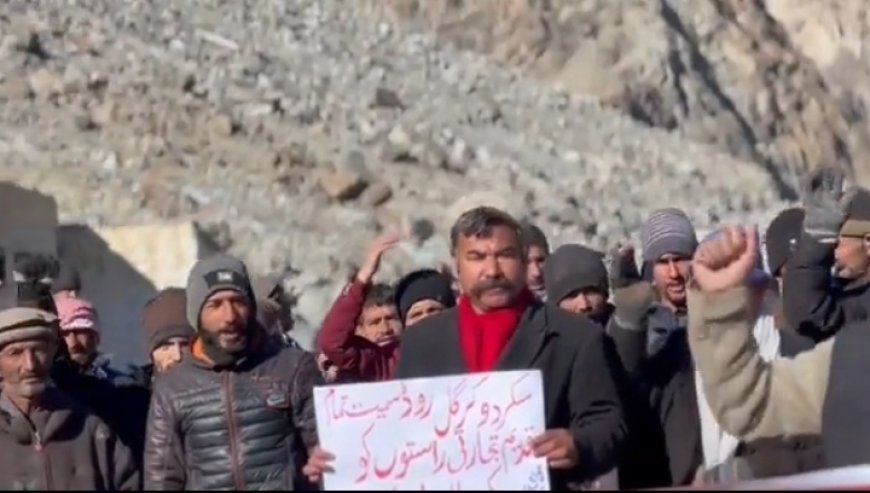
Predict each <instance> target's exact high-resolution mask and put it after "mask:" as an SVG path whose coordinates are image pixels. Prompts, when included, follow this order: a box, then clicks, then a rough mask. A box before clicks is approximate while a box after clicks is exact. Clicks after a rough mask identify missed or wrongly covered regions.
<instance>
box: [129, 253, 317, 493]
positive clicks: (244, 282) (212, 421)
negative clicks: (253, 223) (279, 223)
mask: <svg viewBox="0 0 870 493" xmlns="http://www.w3.org/2000/svg"><path fill="white" fill-rule="evenodd" d="M256 310H257V305H256V300H255V296H254V291H253V289H252V287H251V282H250V280H249V277H248V273H247V269H246V268H245V265H244V264H243V263H242V262H241V261H240V260H237V259H235V258H232V257H228V256H223V255H221V256H216V257H212V258H208V259H205V260H201V261H199V262H197V264H196V265H195V266H194V267H193V269H192V271H191V273H190V276H189V278H188V283H187V319H188V322H190V325H191V326H192V327H194V328H195V329H196V331H197V336H196V339H195V340H194V342H193V345H192V347H191V357H190V358H185V359H183V360H182V361H181V363H179V364H178V365H176V366H174V367H172V368H171V369H169V371H167V372H166V373H165V374H164V375H163V376H162V377H161V378H158V379H157V381H156V382H155V385H154V395H153V397H152V401H151V409H150V414H149V417H148V432H147V436H146V445H145V461H144V462H145V464H144V475H145V489H147V490H181V489H186V490H213V489H236V490H247V489H256V490H265V489H277V490H288V489H290V490H292V489H295V488H297V487H300V486H307V485H305V484H304V483H300V482H299V480H300V479H302V477H301V475H299V474H298V469H299V468H301V465H302V464H304V463H305V461H306V460H307V454H308V450H309V449H311V448H312V447H313V446H314V445H315V443H316V440H317V435H316V430H315V423H316V421H315V417H314V403H313V388H314V386H316V385H319V384H321V383H322V378H321V375H320V371H319V370H318V368H317V363H316V362H315V360H314V356H313V355H311V354H310V353H306V352H304V351H301V350H299V349H295V348H287V347H280V346H279V345H276V344H272V343H270V341H269V339H268V337H267V336H266V334H265V331H264V329H263V328H262V327H261V326H260V325H259V324H258V323H257V320H256Z"/></svg>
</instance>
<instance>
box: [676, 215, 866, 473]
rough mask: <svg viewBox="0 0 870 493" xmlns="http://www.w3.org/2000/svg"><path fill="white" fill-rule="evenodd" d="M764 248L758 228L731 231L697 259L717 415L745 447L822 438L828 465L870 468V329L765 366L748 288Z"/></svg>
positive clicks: (694, 319)
mask: <svg viewBox="0 0 870 493" xmlns="http://www.w3.org/2000/svg"><path fill="white" fill-rule="evenodd" d="M757 241H758V240H757V232H756V231H755V230H754V229H752V228H728V229H727V230H726V234H724V235H722V237H721V238H720V239H718V240H717V241H714V242H710V243H709V244H707V245H705V246H704V247H703V248H701V249H700V250H699V251H698V252H697V253H696V255H695V258H694V261H693V267H692V268H693V278H694V282H693V287H692V289H691V290H690V294H689V313H690V314H691V315H690V318H689V332H690V341H691V347H692V353H693V355H694V360H695V362H696V364H697V365H698V367H699V369H700V373H701V377H702V379H703V382H704V388H705V390H706V392H707V395H708V399H709V403H710V406H711V408H712V410H713V413H714V414H715V415H716V418H717V420H718V421H719V423H720V424H721V426H722V428H724V429H725V430H727V431H728V432H729V433H731V434H733V435H735V436H737V437H738V438H741V439H744V440H752V439H756V438H764V437H777V436H785V437H792V436H796V435H811V434H821V435H822V442H823V448H824V455H825V462H826V465H827V466H828V467H839V466H846V465H852V464H859V463H867V462H870V419H868V417H870V399H868V398H867V397H866V396H868V395H870V392H868V391H870V388H868V384H867V375H868V374H870V359H868V358H867V357H866V351H867V349H866V348H867V347H868V344H870V330H868V329H870V327H868V326H867V324H866V323H863V324H856V325H850V326H847V327H845V328H844V329H842V331H840V332H839V333H838V334H837V336H836V337H834V338H832V339H829V340H827V341H825V342H822V343H820V344H818V345H817V346H816V347H815V348H814V349H812V350H810V351H806V352H803V353H801V354H799V355H798V356H797V357H795V358H792V359H777V360H774V361H772V362H770V363H765V362H763V361H762V359H761V356H760V355H759V352H758V348H757V346H756V344H755V343H754V341H753V337H752V320H753V313H752V311H753V306H752V305H753V302H752V296H751V293H750V289H749V288H748V287H746V286H745V282H744V281H745V279H746V277H747V276H748V275H749V273H750V272H751V271H752V269H753V267H754V265H755V263H756V261H757V260H756V256H757V250H756V248H757Z"/></svg>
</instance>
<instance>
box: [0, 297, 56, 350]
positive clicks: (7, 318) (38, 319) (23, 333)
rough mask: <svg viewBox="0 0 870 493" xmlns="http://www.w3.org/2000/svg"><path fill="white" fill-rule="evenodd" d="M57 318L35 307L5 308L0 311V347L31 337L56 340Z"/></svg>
mask: <svg viewBox="0 0 870 493" xmlns="http://www.w3.org/2000/svg"><path fill="white" fill-rule="evenodd" d="M57 324H58V320H57V317H55V316H54V315H53V314H51V313H48V312H46V311H43V310H39V309H36V308H23V307H15V308H7V309H6V310H3V311H0V347H3V346H5V345H7V344H11V343H13V342H21V341H29V340H33V339H48V340H57V329H58V325H57Z"/></svg>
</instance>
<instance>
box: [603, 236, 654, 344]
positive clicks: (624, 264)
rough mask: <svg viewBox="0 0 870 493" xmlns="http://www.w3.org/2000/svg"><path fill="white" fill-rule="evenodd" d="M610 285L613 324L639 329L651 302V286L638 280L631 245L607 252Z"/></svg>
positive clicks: (624, 327)
mask: <svg viewBox="0 0 870 493" xmlns="http://www.w3.org/2000/svg"><path fill="white" fill-rule="evenodd" d="M609 256H610V265H609V269H608V271H609V275H610V285H611V286H612V287H613V305H614V306H615V307H616V311H615V313H614V317H613V318H614V319H615V322H616V324H617V325H618V326H619V327H621V328H623V329H627V330H642V329H644V328H645V326H646V324H645V323H644V319H645V317H646V315H647V313H648V312H649V308H650V306H651V305H652V303H653V300H654V299H655V290H654V289H653V286H652V283H649V282H646V281H644V280H643V279H641V277H640V271H639V270H638V268H637V263H635V261H634V248H633V247H632V246H631V245H623V246H619V245H618V246H617V247H616V248H614V249H612V250H611V251H610V255H609Z"/></svg>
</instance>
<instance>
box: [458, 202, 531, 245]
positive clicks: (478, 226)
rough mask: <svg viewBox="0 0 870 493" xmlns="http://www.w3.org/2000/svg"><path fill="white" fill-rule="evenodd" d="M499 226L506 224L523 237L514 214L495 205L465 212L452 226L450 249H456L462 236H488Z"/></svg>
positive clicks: (518, 236)
mask: <svg viewBox="0 0 870 493" xmlns="http://www.w3.org/2000/svg"><path fill="white" fill-rule="evenodd" d="M497 226H506V227H508V228H510V229H512V230H514V232H516V234H517V238H518V239H521V238H522V232H521V228H520V224H519V223H518V222H517V220H516V219H514V218H513V216H511V215H510V214H508V213H507V212H504V211H502V210H500V209H496V208H495V207H487V206H481V207H475V208H474V209H470V210H468V211H466V212H464V213H463V214H462V215H461V216H459V219H457V220H456V222H455V223H453V227H452V228H450V250H451V251H453V252H455V251H456V245H457V244H458V243H459V238H460V237H466V238H467V237H469V236H474V237H477V238H488V237H489V236H490V235H491V234H492V229H493V228H495V227H497Z"/></svg>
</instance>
